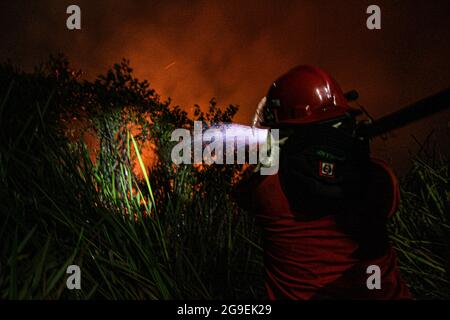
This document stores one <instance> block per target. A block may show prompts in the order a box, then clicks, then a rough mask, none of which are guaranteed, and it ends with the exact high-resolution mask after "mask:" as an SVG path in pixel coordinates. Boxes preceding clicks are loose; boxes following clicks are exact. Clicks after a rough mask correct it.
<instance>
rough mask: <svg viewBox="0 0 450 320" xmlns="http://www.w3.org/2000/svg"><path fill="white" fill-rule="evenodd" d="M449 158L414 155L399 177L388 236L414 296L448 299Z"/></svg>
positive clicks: (449, 267)
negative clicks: (397, 204)
mask: <svg viewBox="0 0 450 320" xmlns="http://www.w3.org/2000/svg"><path fill="white" fill-rule="evenodd" d="M449 160H450V159H449V158H448V157H447V156H443V155H439V156H438V157H437V158H436V159H431V158H427V157H417V158H415V159H414V160H413V167H412V169H411V171H410V172H409V173H408V174H407V175H406V176H405V177H404V178H403V179H402V181H401V191H402V192H401V193H402V202H401V206H400V209H399V212H398V213H397V215H396V216H395V217H394V218H393V219H392V221H391V223H390V225H389V229H390V236H391V239H392V241H393V243H394V246H395V248H396V250H397V252H398V257H399V265H400V269H401V272H402V275H403V277H404V278H405V280H406V282H407V283H408V285H409V287H410V289H411V292H412V293H413V295H414V296H415V297H416V298H422V299H450V180H449V178H450V177H449V173H450V167H449V165H450V161H449Z"/></svg>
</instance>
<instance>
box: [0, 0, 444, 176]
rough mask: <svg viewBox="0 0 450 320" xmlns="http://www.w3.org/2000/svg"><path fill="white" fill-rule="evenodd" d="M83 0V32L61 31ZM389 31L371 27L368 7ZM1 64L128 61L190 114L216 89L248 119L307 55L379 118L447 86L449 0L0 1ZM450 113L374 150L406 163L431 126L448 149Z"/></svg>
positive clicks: (92, 66)
mask: <svg viewBox="0 0 450 320" xmlns="http://www.w3.org/2000/svg"><path fill="white" fill-rule="evenodd" d="M70 4H77V5H79V6H80V7H81V11H82V30H81V31H69V30H67V28H66V19H67V17H68V15H67V14H66V8H67V6H69V5H70ZM370 4H377V5H379V6H380V7H381V10H382V29H381V30H375V31H371V30H368V29H367V28H366V19H367V17H368V15H367V14H366V8H367V7H368V6H369V5H370ZM0 30H1V31H0V32H1V33H0V42H1V46H0V61H5V60H6V59H11V60H12V62H14V63H15V64H17V65H19V66H21V67H23V68H25V69H26V70H31V68H32V67H33V66H34V65H36V64H37V63H39V62H43V61H45V59H46V58H47V57H48V55H49V54H50V53H56V52H64V53H65V54H66V55H68V56H69V58H70V60H71V62H72V64H73V65H74V66H75V67H76V68H80V69H82V70H83V71H84V72H85V77H86V78H89V79H92V78H94V77H95V76H96V75H98V74H100V73H103V72H105V71H106V70H107V69H108V68H109V67H110V66H111V65H112V64H113V63H115V62H119V61H120V60H121V59H122V58H123V57H125V58H127V59H130V60H131V65H132V67H134V69H135V74H136V75H137V76H138V77H139V78H141V79H148V80H149V82H150V84H151V86H152V87H153V88H155V89H156V90H157V92H158V93H160V94H161V95H162V96H163V97H168V96H170V97H171V98H172V99H173V101H174V102H175V103H176V104H179V105H181V106H183V107H184V108H185V109H186V110H187V111H189V110H192V106H193V105H194V104H195V103H198V104H200V105H202V106H205V105H207V102H208V101H209V99H210V98H212V97H216V98H217V100H218V102H219V105H227V104H229V103H233V104H238V105H240V111H239V113H238V115H237V118H236V121H238V122H241V123H249V122H250V119H251V116H252V114H253V112H254V109H255V107H256V105H257V103H258V101H259V100H260V99H261V97H263V96H264V95H265V94H266V91H267V89H268V87H269V85H270V83H271V82H272V81H273V80H275V78H277V77H278V76H279V75H281V74H282V73H284V72H285V71H287V70H288V69H290V68H291V67H293V66H295V65H297V64H302V63H308V64H313V65H317V66H319V67H322V68H324V69H325V70H327V71H328V72H329V73H330V74H332V75H333V76H334V77H335V78H336V79H337V80H338V82H339V83H340V84H341V86H342V87H343V89H344V91H345V90H349V89H353V88H354V89H357V90H358V91H359V93H360V97H361V98H360V103H361V104H363V105H364V106H365V107H366V108H367V109H368V111H369V112H370V113H372V115H373V116H374V117H380V116H382V115H384V114H386V113H389V112H391V111H395V110H397V109H398V108H400V107H401V106H403V105H405V104H408V103H410V102H413V101H415V100H417V99H420V98H422V97H425V96H427V95H430V94H432V93H435V92H437V91H439V90H442V89H444V88H446V87H449V86H450V63H449V57H450V31H449V30H450V2H449V1H393V0H391V1H365V0H362V1H354V0H351V1H337V0H336V1H335V0H333V1H323V0H314V1H313V0H310V1H262V0H258V1H167V0H166V1H98V0H97V1H84V0H77V1H61V0H40V1H11V2H7V1H2V2H1V3H0ZM449 121H450V112H445V113H442V114H440V115H439V116H435V117H433V118H430V119H427V120H426V121H422V122H420V123H417V124H415V125H413V126H409V127H407V128H406V129H403V130H398V131H396V132H395V133H394V135H393V136H392V137H391V138H390V139H389V140H388V141H387V142H380V141H378V142H377V143H376V145H375V151H376V153H378V154H380V156H382V157H384V158H387V159H391V160H392V161H393V164H394V166H396V167H397V168H400V167H404V165H403V164H402V163H403V162H404V161H405V155H406V154H407V153H408V150H412V151H414V148H415V146H414V143H413V142H412V138H411V137H410V135H411V134H414V135H416V136H417V137H418V138H419V140H420V139H423V137H424V136H426V135H427V134H428V133H429V132H430V130H431V129H433V128H434V129H435V130H436V131H437V138H438V139H439V140H441V144H443V145H445V146H448V145H450V143H448V141H449V140H445V139H448V137H449V131H450V129H449Z"/></svg>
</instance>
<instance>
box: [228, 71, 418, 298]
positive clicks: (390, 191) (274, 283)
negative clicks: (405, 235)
mask: <svg viewBox="0 0 450 320" xmlns="http://www.w3.org/2000/svg"><path fill="white" fill-rule="evenodd" d="M359 114H361V111H360V110H359V109H356V108H352V107H351V106H350V105H349V103H348V101H347V99H346V97H345V95H344V94H343V92H342V90H341V88H340V87H339V85H338V84H337V83H336V82H335V80H334V79H333V78H331V77H330V76H329V75H328V74H327V73H325V72H324V71H323V70H321V69H319V68H316V67H313V66H298V67H296V68H294V69H292V70H290V71H289V72H288V73H286V74H285V75H283V76H281V77H280V78H279V79H277V80H276V81H275V82H273V84H272V86H271V87H270V89H269V92H268V94H267V96H266V97H265V98H264V99H263V100H262V102H261V103H260V105H259V106H258V108H257V112H256V116H255V120H254V124H255V125H256V126H259V127H264V128H271V129H279V130H280V141H282V142H283V143H281V142H280V145H282V146H281V151H280V159H279V161H280V167H279V171H278V173H277V174H275V175H268V176H263V175H260V174H258V173H257V172H255V168H254V167H251V168H249V169H248V171H247V172H246V173H247V174H246V176H247V177H246V178H243V179H242V181H241V182H240V183H239V185H238V186H237V189H236V190H237V192H236V197H237V199H238V202H239V203H240V204H241V205H242V206H243V207H244V208H246V209H247V210H248V211H250V212H252V213H253V214H254V215H255V216H256V220H257V222H258V223H259V224H260V226H261V228H262V236H263V246H264V264H265V273H266V274H265V276H266V282H265V286H266V289H267V293H268V297H269V298H270V299H301V300H303V299H306V300H309V299H407V298H409V297H410V294H409V291H408V289H407V287H406V286H405V284H404V282H403V281H402V280H401V278H400V275H399V271H398V267H397V261H396V260H397V259H396V254H395V251H394V249H393V248H392V247H391V245H390V244H389V241H388V236H387V231H386V222H387V219H388V218H389V217H391V216H392V215H393V214H395V212H396V211H397V207H398V204H399V186H398V182H397V179H396V177H395V175H394V174H393V172H392V170H391V169H390V168H389V167H388V166H387V165H386V163H384V162H383V161H380V160H376V159H373V158H371V157H370V148H369V141H368V139H364V138H362V137H358V136H357V135H356V134H355V131H356V130H355V129H356V124H357V122H356V120H355V117H356V116H357V115H359ZM249 172H251V173H250V174H249ZM373 270H375V271H373ZM372 272H374V273H372ZM377 278H378V279H377Z"/></svg>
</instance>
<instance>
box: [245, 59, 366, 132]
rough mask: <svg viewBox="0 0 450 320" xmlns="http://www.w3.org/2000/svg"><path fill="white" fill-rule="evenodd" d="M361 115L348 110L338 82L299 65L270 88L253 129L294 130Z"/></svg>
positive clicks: (319, 72) (320, 71)
mask: <svg viewBox="0 0 450 320" xmlns="http://www.w3.org/2000/svg"><path fill="white" fill-rule="evenodd" d="M360 113H361V111H360V110H359V109H355V108H352V107H350V106H349V104H348V101H347V99H346V98H345V96H344V94H343V92H342V90H341V88H340V87H339V85H338V84H337V82H336V81H335V80H334V79H333V78H332V77H331V76H329V75H328V74H327V73H326V72H325V71H323V70H321V69H319V68H316V67H313V66H309V65H302V66H298V67H295V68H294V69H292V70H290V71H289V72H288V73H286V74H285V75H283V76H281V77H280V78H278V79H277V80H276V81H275V82H274V83H273V84H272V86H271V87H270V89H269V92H268V94H267V96H266V97H265V98H264V99H263V100H262V101H261V103H260V105H259V106H258V110H257V113H256V115H255V119H254V125H256V124H257V123H259V124H261V125H262V126H266V127H277V126H297V125H305V124H311V123H318V122H323V121H328V120H332V119H337V118H340V117H344V116H355V115H357V114H360Z"/></svg>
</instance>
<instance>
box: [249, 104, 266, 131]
mask: <svg viewBox="0 0 450 320" xmlns="http://www.w3.org/2000/svg"><path fill="white" fill-rule="evenodd" d="M266 102H267V98H266V97H263V98H262V99H261V100H260V101H259V103H258V106H257V107H256V112H255V115H254V116H253V121H252V127H255V128H261V122H263V116H264V108H265V107H266Z"/></svg>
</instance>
